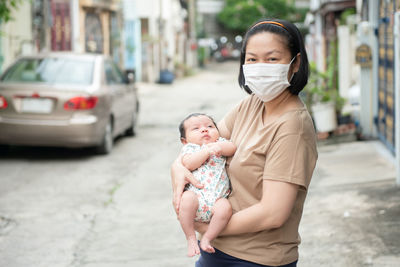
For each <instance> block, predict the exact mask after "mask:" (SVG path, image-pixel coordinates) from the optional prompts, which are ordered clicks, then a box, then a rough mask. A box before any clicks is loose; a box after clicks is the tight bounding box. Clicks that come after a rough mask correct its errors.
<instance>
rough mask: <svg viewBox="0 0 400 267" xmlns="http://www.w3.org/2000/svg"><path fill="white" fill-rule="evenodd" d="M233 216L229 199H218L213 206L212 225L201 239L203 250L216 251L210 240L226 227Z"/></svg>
mask: <svg viewBox="0 0 400 267" xmlns="http://www.w3.org/2000/svg"><path fill="white" fill-rule="evenodd" d="M231 216H232V207H231V204H230V203H229V201H228V200H227V199H226V198H220V199H218V200H217V201H216V202H215V204H214V207H213V216H212V217H211V221H210V225H209V226H208V229H207V232H205V233H204V235H203V237H202V238H201V241H200V247H201V249H202V250H204V251H206V252H208V253H214V252H215V250H214V248H213V247H212V246H211V243H210V242H211V240H213V239H214V238H216V237H217V236H218V234H219V233H220V232H221V231H222V230H223V229H224V228H225V226H226V224H227V223H228V221H229V219H230V218H231Z"/></svg>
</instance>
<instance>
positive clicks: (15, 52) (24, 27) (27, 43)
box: [0, 1, 33, 71]
mask: <svg viewBox="0 0 400 267" xmlns="http://www.w3.org/2000/svg"><path fill="white" fill-rule="evenodd" d="M31 12H32V11H31V3H30V1H22V2H21V4H20V5H19V6H18V9H17V10H15V11H13V12H12V17H13V18H14V19H13V20H11V21H9V22H8V23H7V24H2V25H1V27H0V31H1V32H2V34H1V35H0V36H1V37H0V38H1V50H2V51H1V54H2V55H3V60H4V61H3V65H2V66H1V70H2V71H3V70H4V69H5V68H6V67H7V66H8V65H9V64H10V63H12V62H13V61H14V59H15V58H17V57H18V56H20V55H22V54H30V53H32V52H33V41H32V39H33V36H32V13H31Z"/></svg>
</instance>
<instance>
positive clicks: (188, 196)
mask: <svg viewBox="0 0 400 267" xmlns="http://www.w3.org/2000/svg"><path fill="white" fill-rule="evenodd" d="M198 206H199V201H198V199H197V196H196V194H195V193H194V192H192V191H185V192H183V195H182V199H181V204H180V207H179V215H178V218H179V222H180V223H181V226H182V229H183V232H184V233H185V236H186V240H187V246H188V253H187V255H188V256H189V257H193V256H194V255H198V254H200V249H199V245H198V243H197V238H196V232H195V231H194V218H195V217H196V211H197V207H198Z"/></svg>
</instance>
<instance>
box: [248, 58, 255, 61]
mask: <svg viewBox="0 0 400 267" xmlns="http://www.w3.org/2000/svg"><path fill="white" fill-rule="evenodd" d="M246 61H247V62H254V61H256V59H255V58H248V59H246Z"/></svg>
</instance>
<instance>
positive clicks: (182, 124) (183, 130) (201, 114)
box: [179, 113, 218, 138]
mask: <svg viewBox="0 0 400 267" xmlns="http://www.w3.org/2000/svg"><path fill="white" fill-rule="evenodd" d="M199 116H206V117H208V118H209V119H210V120H211V121H212V123H214V126H215V128H217V130H218V127H217V124H216V123H215V121H214V119H213V118H212V117H211V116H209V115H207V114H204V113H192V114H189V115H188V116H186V118H184V119H183V120H182V122H181V123H180V124H179V133H180V134H181V138H186V133H185V126H184V124H185V121H187V120H188V119H190V118H191V117H199Z"/></svg>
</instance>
